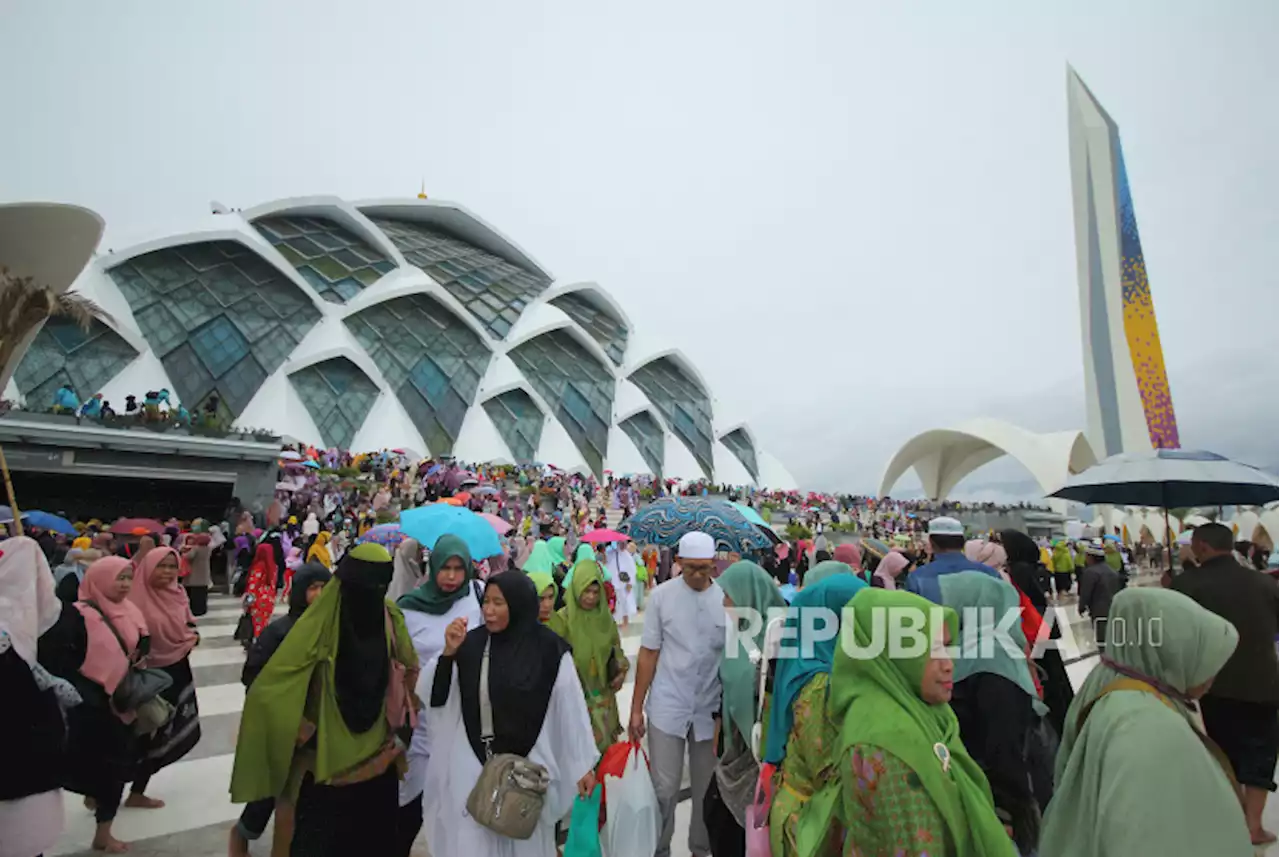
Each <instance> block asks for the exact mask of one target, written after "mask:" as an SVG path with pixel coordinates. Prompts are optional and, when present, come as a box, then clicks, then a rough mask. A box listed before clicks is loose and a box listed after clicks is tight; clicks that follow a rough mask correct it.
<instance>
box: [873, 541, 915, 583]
mask: <svg viewBox="0 0 1280 857" xmlns="http://www.w3.org/2000/svg"><path fill="white" fill-rule="evenodd" d="M908 565H910V561H909V560H908V559H907V557H906V555H905V554H903V553H902V552H901V551H896V550H891V551H889V552H888V553H887V554H885V557H884V559H882V560H880V564H879V565H878V566H876V577H878V578H880V581H881V582H882V583H884V588H885V589H897V588H898V582H897V577H898V574H899V573H900V572H901V571H902V570H903V569H904V568H906V567H907V566H908Z"/></svg>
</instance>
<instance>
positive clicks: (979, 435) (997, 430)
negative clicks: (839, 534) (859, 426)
mask: <svg viewBox="0 0 1280 857" xmlns="http://www.w3.org/2000/svg"><path fill="white" fill-rule="evenodd" d="M1002 455H1009V456H1012V457H1013V458H1014V459H1015V460H1016V461H1017V462H1018V463H1019V464H1021V465H1022V466H1023V467H1025V468H1027V470H1029V471H1031V475H1032V476H1034V477H1035V480H1036V482H1037V484H1039V486H1040V489H1041V490H1042V491H1044V493H1045V494H1050V493H1052V492H1054V491H1056V490H1057V489H1058V488H1060V487H1062V484H1063V483H1064V482H1065V481H1066V480H1067V477H1068V476H1070V475H1071V474H1073V473H1079V472H1081V471H1083V470H1084V469H1085V468H1087V467H1091V466H1093V465H1094V464H1097V463H1098V459H1097V457H1096V456H1095V455H1094V453H1093V448H1092V447H1091V446H1089V441H1087V440H1086V439H1085V436H1084V433H1083V432H1079V431H1066V432H1054V433H1052V434H1038V433H1036V432H1030V431H1027V430H1026V429H1023V428H1019V427H1018V426H1015V425H1013V424H1011V423H1006V422H1003V421H1001V420H993V419H978V420H970V421H968V422H965V423H962V424H960V425H958V426H956V427H955V428H949V429H934V430H931V431H926V432H923V433H922V434H918V435H916V436H915V437H913V438H911V440H909V441H907V442H906V444H905V445H903V447H902V448H901V449H900V450H898V453H897V454H896V455H894V457H893V458H892V460H890V462H889V466H888V467H887V468H886V469H885V472H884V477H883V478H882V479H881V480H880V496H882V497H884V496H888V495H889V493H890V490H891V489H892V488H893V486H894V485H895V484H896V483H897V481H898V480H899V479H900V478H902V475H903V474H904V473H906V472H907V470H908V469H910V468H912V467H914V468H915V471H916V475H917V476H918V477H919V478H920V483H921V484H922V485H923V486H924V492H925V496H927V497H929V498H931V499H935V500H936V499H941V498H943V497H946V496H947V494H948V493H949V492H950V491H951V490H952V489H953V488H955V486H956V485H957V483H959V482H960V480H961V479H963V478H964V477H966V476H968V475H969V474H970V473H972V472H973V471H975V470H977V469H978V468H979V467H981V466H983V465H984V464H989V463H991V462H992V461H995V460H996V459H997V458H999V457H1000V456H1002Z"/></svg>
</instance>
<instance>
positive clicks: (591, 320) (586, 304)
mask: <svg viewBox="0 0 1280 857" xmlns="http://www.w3.org/2000/svg"><path fill="white" fill-rule="evenodd" d="M551 305H552V306H554V307H558V308H559V309H561V310H563V311H564V313H565V315H567V316H569V318H571V319H573V320H574V321H576V322H577V323H578V326H579V327H581V328H582V329H583V330H585V331H586V332H587V333H588V334H590V336H591V338H592V339H594V340H595V341H596V342H598V343H600V347H601V348H603V349H604V353H605V354H607V355H609V359H610V360H612V361H613V365H614V366H621V365H622V357H623V355H624V354H626V353H627V329H626V328H625V327H624V326H623V325H622V321H621V319H618V318H616V317H614V315H613V314H612V313H610V312H608V311H606V310H604V309H602V308H600V307H598V306H596V305H595V304H594V303H593V302H592V301H591V300H590V299H588V298H586V297H584V296H583V295H581V294H579V293H578V292H570V293H569V294H567V295H561V296H560V297H558V298H555V299H554V300H552V301H551Z"/></svg>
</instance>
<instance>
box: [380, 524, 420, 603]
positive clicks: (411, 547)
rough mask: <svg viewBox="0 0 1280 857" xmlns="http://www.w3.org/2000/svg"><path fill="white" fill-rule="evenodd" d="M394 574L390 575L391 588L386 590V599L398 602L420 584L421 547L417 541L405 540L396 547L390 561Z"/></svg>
mask: <svg viewBox="0 0 1280 857" xmlns="http://www.w3.org/2000/svg"><path fill="white" fill-rule="evenodd" d="M392 563H393V564H394V565H395V569H396V570H395V572H393V573H392V575H391V586H390V587H388V589H387V598H389V599H390V600H392V601H399V600H400V598H401V597H403V596H405V595H408V594H409V593H410V592H412V591H413V590H415V589H417V588H418V584H420V583H422V545H421V543H419V542H418V540H417V539H405V540H404V541H402V542H400V544H399V545H397V546H396V552H395V555H394V557H393V559H392Z"/></svg>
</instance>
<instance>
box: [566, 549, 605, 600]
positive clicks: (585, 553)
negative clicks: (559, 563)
mask: <svg viewBox="0 0 1280 857" xmlns="http://www.w3.org/2000/svg"><path fill="white" fill-rule="evenodd" d="M580 562H594V563H595V564H596V567H597V568H598V569H600V580H601V581H602V582H604V581H608V580H609V578H610V574H609V569H607V568H605V567H604V566H602V565H600V562H599V560H597V559H596V551H595V548H594V547H593V546H591V545H589V544H587V543H586V542H583V543H582V544H580V545H578V549H577V550H576V551H574V552H573V565H572V566H570V567H569V572H568V573H567V574H566V575H565V576H564V588H565V590H566V591H568V590H569V588H570V587H572V586H573V570H574V569H575V568H577V567H578V563H580Z"/></svg>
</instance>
